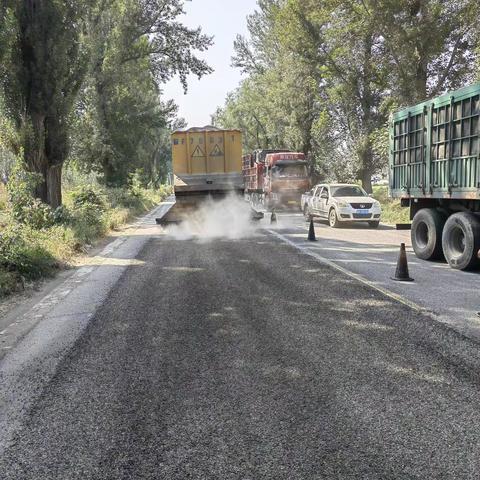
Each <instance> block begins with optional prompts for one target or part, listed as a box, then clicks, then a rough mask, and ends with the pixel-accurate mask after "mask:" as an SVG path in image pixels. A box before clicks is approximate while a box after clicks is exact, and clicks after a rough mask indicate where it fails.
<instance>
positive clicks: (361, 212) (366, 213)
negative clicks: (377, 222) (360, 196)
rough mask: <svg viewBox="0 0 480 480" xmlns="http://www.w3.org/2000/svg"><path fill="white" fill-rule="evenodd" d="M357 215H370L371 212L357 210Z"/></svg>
mask: <svg viewBox="0 0 480 480" xmlns="http://www.w3.org/2000/svg"><path fill="white" fill-rule="evenodd" d="M356 213H358V214H360V215H368V214H369V213H370V212H369V211H368V210H357V212H356Z"/></svg>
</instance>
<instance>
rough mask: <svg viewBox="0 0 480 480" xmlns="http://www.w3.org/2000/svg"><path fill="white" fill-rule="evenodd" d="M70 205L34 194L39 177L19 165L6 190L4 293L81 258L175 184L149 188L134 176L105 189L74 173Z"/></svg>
mask: <svg viewBox="0 0 480 480" xmlns="http://www.w3.org/2000/svg"><path fill="white" fill-rule="evenodd" d="M68 173H69V174H70V175H69V176H70V178H69V181H68V183H67V182H65V183H66V184H67V185H66V186H67V188H66V189H65V191H64V193H63V197H64V203H63V205H62V206H60V207H57V208H56V209H53V208H52V207H50V206H49V205H47V204H45V203H42V202H41V201H39V200H38V199H35V197H34V196H33V195H32V191H33V190H34V187H35V181H36V180H35V177H34V176H33V175H32V174H29V173H26V172H25V171H24V170H22V169H19V168H14V169H13V171H12V172H11V180H10V182H9V184H8V186H7V188H2V189H1V192H0V195H1V196H0V205H1V206H2V210H0V229H1V231H0V297H2V296H5V295H8V294H11V293H13V292H15V291H18V290H22V289H23V288H24V287H25V286H26V285H27V284H29V283H31V282H33V281H35V280H38V279H40V278H44V277H48V276H52V275H54V274H55V272H56V271H57V270H58V269H61V268H65V267H68V266H69V264H70V263H71V262H72V261H74V260H75V257H77V256H78V255H81V254H85V253H86V252H87V251H88V247H89V246H91V245H92V244H94V243H95V242H96V241H97V240H98V239H99V238H101V237H103V236H105V235H107V234H108V233H109V232H111V231H112V230H117V229H119V228H120V227H121V226H122V225H124V224H125V223H127V222H128V221H130V220H131V219H133V218H134V217H136V216H138V215H140V214H142V213H144V212H146V211H148V210H150V209H151V208H153V207H154V206H155V205H156V204H158V203H159V202H160V201H161V200H162V199H163V198H165V196H167V195H168V194H169V193H170V189H169V187H166V186H160V187H158V188H144V187H142V186H141V184H140V183H139V182H138V181H137V180H136V179H135V178H132V182H131V185H130V186H129V187H126V188H119V187H116V188H112V187H105V186H104V185H102V184H100V183H98V182H97V181H95V180H94V179H92V178H91V177H89V176H86V175H81V174H78V173H77V172H75V173H73V172H68Z"/></svg>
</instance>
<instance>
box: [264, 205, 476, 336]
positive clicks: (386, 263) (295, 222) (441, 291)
mask: <svg viewBox="0 0 480 480" xmlns="http://www.w3.org/2000/svg"><path fill="white" fill-rule="evenodd" d="M277 217H278V224H277V225H276V226H275V230H276V231H277V232H278V233H279V234H280V235H281V236H282V237H284V239H286V240H288V241H290V242H293V243H294V244H295V245H297V246H298V247H300V248H302V249H308V250H309V251H310V252H313V253H314V254H315V255H317V256H320V257H322V258H324V259H326V260H328V261H331V262H333V263H335V264H336V265H339V266H340V267H342V268H344V269H346V270H348V271H350V272H352V273H354V274H358V275H361V276H362V277H363V278H365V279H366V280H368V281H370V282H372V283H373V284H374V285H376V286H379V287H380V288H383V289H385V290H388V291H390V292H392V293H393V294H397V295H401V296H402V297H403V298H405V299H406V300H408V301H410V302H413V303H415V304H417V305H418V306H419V307H421V308H423V309H425V310H428V311H429V312H432V313H433V314H434V315H435V317H436V318H437V319H439V320H440V321H442V322H445V323H447V324H449V325H451V326H452V327H454V328H455V329H456V330H457V331H459V332H460V333H462V334H465V335H468V336H472V337H475V338H476V339H478V340H479V341H480V316H479V315H478V312H480V295H479V291H480V271H479V270H477V271H473V272H462V271H459V270H454V269H452V268H450V267H449V266H448V264H447V263H446V262H445V261H437V262H427V261H424V260H420V259H418V258H417V257H416V256H415V254H414V253H413V249H412V247H411V240H410V231H405V230H404V231H398V230H395V228H394V227H391V226H387V225H381V226H380V228H378V229H372V228H369V227H368V225H367V224H366V223H365V224H364V223H359V224H357V225H346V226H342V228H335V229H334V228H330V227H329V226H328V225H327V224H326V222H322V221H318V220H316V221H315V230H316V235H317V240H318V241H317V242H315V243H312V242H308V241H306V238H307V231H308V223H307V222H306V221H305V219H304V217H303V215H302V214H300V213H294V212H291V213H280V214H278V216H277ZM265 223H266V224H267V226H269V225H268V223H269V222H268V219H267V221H265ZM401 242H404V243H405V244H406V246H407V254H408V264H409V269H410V276H411V277H413V278H414V279H415V282H413V283H409V282H395V281H393V280H392V277H393V276H394V273H395V268H396V263H397V258H398V251H399V245H400V243H401Z"/></svg>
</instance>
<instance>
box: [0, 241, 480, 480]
mask: <svg viewBox="0 0 480 480" xmlns="http://www.w3.org/2000/svg"><path fill="white" fill-rule="evenodd" d="M137 259H138V262H135V263H134V264H132V265H130V266H129V267H128V268H127V270H126V272H125V273H124V274H123V276H122V277H121V279H120V281H119V282H118V283H117V284H116V286H115V287H114V288H113V290H112V292H111V293H110V295H109V296H108V298H107V300H106V302H105V303H104V304H103V305H102V306H101V307H100V309H99V310H98V311H97V313H96V314H95V315H94V317H93V318H92V319H91V320H90V322H89V324H88V326H87V327H86V329H85V330H84V331H83V333H82V334H81V336H80V337H79V339H78V340H77V341H76V342H75V344H74V345H73V347H71V348H70V349H69V351H68V352H67V353H66V355H65V356H64V357H63V358H62V360H61V362H60V363H59V365H58V367H57V368H56V371H55V374H54V375H53V377H51V378H49V379H48V381H46V383H45V384H44V385H43V387H42V388H41V390H40V391H38V392H36V395H37V396H36V399H35V402H34V403H33V405H32V406H31V408H29V409H28V410H26V411H25V412H23V419H22V421H21V422H20V424H19V426H18V428H17V429H16V431H15V433H14V435H13V437H12V439H11V440H10V441H9V442H8V445H7V447H6V448H5V449H4V451H3V454H2V456H1V458H0V472H1V473H0V478H2V479H8V480H14V479H22V480H28V479H35V480H42V479H48V480H52V479H69V480H73V479H82V480H85V479H169V480H170V479H188V478H191V479H222V480H224V479H245V480H247V479H250V480H259V479H272V480H273V479H353V478H361V479H369V480H370V479H372V480H373V479H382V480H385V479H414V478H418V479H476V478H478V476H479V473H480V455H479V452H480V436H479V434H478V432H479V431H480V409H479V399H480V388H479V381H480V376H479V372H480V369H479V367H480V349H479V347H478V344H476V343H474V342H473V341H472V340H469V339H467V338H464V337H462V336H461V335H460V334H458V333H456V332H454V331H453V330H449V329H448V328H446V327H445V326H443V325H441V324H438V323H436V322H435V321H433V320H432V319H430V318H428V317H425V316H422V315H421V314H419V313H416V312H414V311H412V310H410V309H409V308H408V307H406V306H403V305H401V304H399V303H396V302H395V301H393V300H391V299H388V298H386V297H383V296H382V295H381V294H380V293H378V292H376V291H373V290H371V289H369V288H368V287H366V286H364V285H362V284H360V283H358V282H356V281H355V280H353V279H351V278H348V277H346V276H343V275H342V274H340V273H339V272H336V271H333V270H330V269H329V268H328V267H326V266H323V265H321V264H319V263H318V262H316V261H315V259H313V258H311V257H308V256H306V255H301V254H300V253H299V252H298V251H297V250H295V249H294V248H292V247H291V246H288V245H286V244H284V243H282V242H281V241H280V240H278V239H277V238H276V237H274V236H272V235H270V234H261V233H259V235H258V236H255V237H252V238H248V239H243V240H214V241H211V242H207V243H200V242H197V241H195V240H186V241H176V240H173V239H169V238H168V237H161V236H160V237H158V236H157V237H154V236H152V238H151V239H150V240H148V241H147V243H146V245H145V247H144V248H143V249H142V250H141V252H140V253H139V255H138V256H137ZM0 435H1V433H0Z"/></svg>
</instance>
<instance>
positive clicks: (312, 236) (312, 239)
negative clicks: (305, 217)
mask: <svg viewBox="0 0 480 480" xmlns="http://www.w3.org/2000/svg"><path fill="white" fill-rule="evenodd" d="M308 240H309V241H310V242H316V241H317V237H316V236H315V227H314V226H313V220H310V227H309V229H308Z"/></svg>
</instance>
